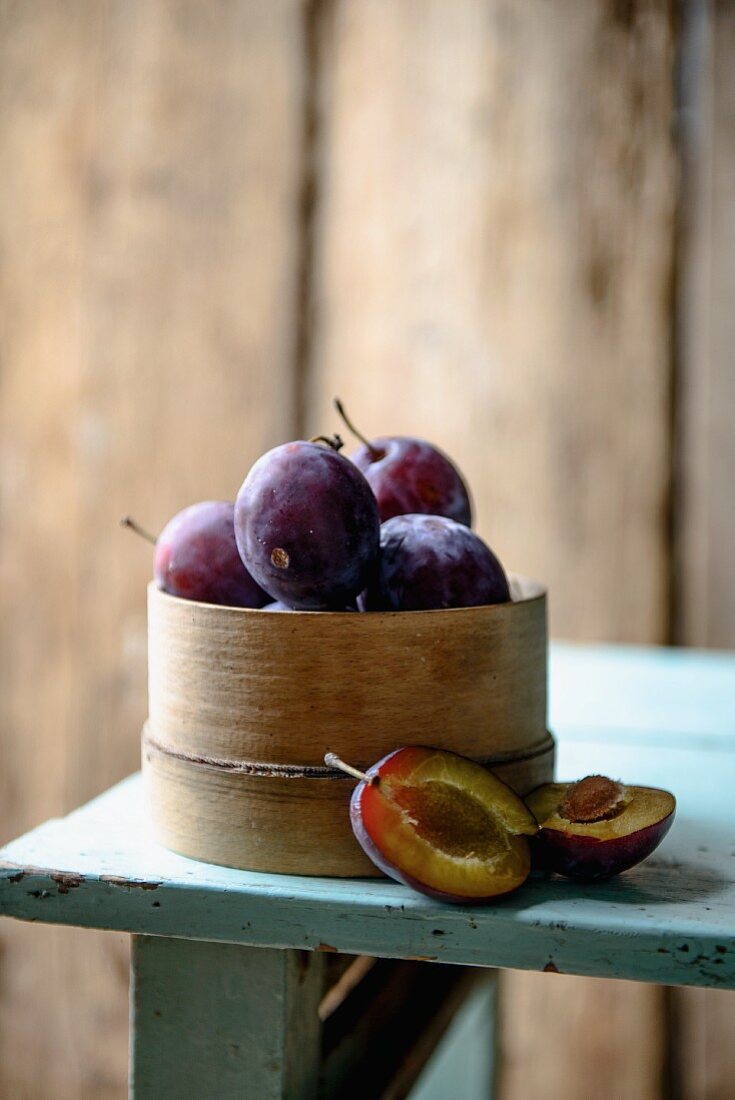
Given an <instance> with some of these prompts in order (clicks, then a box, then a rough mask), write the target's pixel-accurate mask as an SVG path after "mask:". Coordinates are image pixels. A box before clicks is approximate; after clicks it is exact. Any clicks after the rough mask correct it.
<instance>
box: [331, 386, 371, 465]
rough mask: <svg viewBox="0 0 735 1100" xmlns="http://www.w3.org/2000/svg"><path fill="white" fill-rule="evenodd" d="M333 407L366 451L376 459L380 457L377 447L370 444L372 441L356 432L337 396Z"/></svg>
mask: <svg viewBox="0 0 735 1100" xmlns="http://www.w3.org/2000/svg"><path fill="white" fill-rule="evenodd" d="M334 407H335V409H336V410H337V412H338V413H339V415H340V416H341V417H342V419H343V420H344V422H345V424H346V425H347V428H348V429H349V431H351V432H352V434H353V435H354V436H356V437H357V438H358V439H359V440H360V442H361V443H364V444H365V446H366V447H367V449H368V451H369V452H370V454H371V455H372V456H373V458H374V459H376V460H377V459H378V458H380V451H379V450H378V449H377V447H374V446H373V445H372V443H371V442H370V440H369V439H366V437H365V436H364V435H363V434H362V432H358V430H357V428H356V427H355V425H354V424H353V423H352V421H351V420H350V418H349V416H348V415H347V413H346V412H345V407H344V405H343V404H342V402H341V401H340V399H339V398H338V397H335V398H334Z"/></svg>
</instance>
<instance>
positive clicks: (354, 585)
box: [235, 440, 380, 611]
mask: <svg viewBox="0 0 735 1100" xmlns="http://www.w3.org/2000/svg"><path fill="white" fill-rule="evenodd" d="M235 537H236V539H237V547H238V550H239V551H240V556H241V558H242V560H243V562H244V563H245V566H246V567H247V569H248V570H249V571H250V573H252V575H253V576H254V577H255V579H256V581H257V582H258V584H260V585H261V586H262V588H264V589H265V591H266V592H268V593H269V595H270V596H271V597H272V598H273V599H274V600H277V601H280V602H281V603H283V604H285V605H286V606H287V607H289V608H292V609H294V610H297V611H327V610H336V611H338V610H342V609H343V608H344V607H346V606H348V605H350V604H354V603H355V600H356V598H357V595H358V594H359V593H360V592H361V591H362V589H363V588H364V586H365V584H366V582H367V579H368V574H369V572H370V570H371V568H372V567H373V565H374V562H375V558H376V556H377V553H378V546H379V540H380V521H379V519H378V506H377V504H376V501H375V497H374V496H373V493H372V490H371V489H370V486H369V485H368V483H367V481H366V480H365V478H364V477H363V475H362V474H361V473H360V471H359V470H358V469H357V467H356V466H354V465H353V463H351V462H350V461H349V460H348V459H346V458H345V457H344V456H343V455H341V454H339V453H338V450H337V449H336V448H335V447H333V446H332V445H329V444H328V443H327V444H323V443H321V442H317V441H314V440H311V441H306V440H296V441H294V442H292V443H284V444H282V445H281V446H280V447H274V448H273V450H271V451H268V452H267V453H266V454H264V455H263V456H262V457H261V458H259V459H258V461H257V462H256V463H255V465H254V466H253V467H252V469H251V470H250V473H249V474H248V476H247V477H246V478H245V481H244V482H243V484H242V487H241V489H240V492H239V493H238V494H237V500H236V501H235Z"/></svg>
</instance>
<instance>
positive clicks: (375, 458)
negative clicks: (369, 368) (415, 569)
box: [334, 398, 472, 527]
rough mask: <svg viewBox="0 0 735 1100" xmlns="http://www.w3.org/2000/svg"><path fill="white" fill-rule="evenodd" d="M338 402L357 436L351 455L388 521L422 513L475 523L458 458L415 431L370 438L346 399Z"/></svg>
mask: <svg viewBox="0 0 735 1100" xmlns="http://www.w3.org/2000/svg"><path fill="white" fill-rule="evenodd" d="M334 403H335V407H336V408H337V411H338V412H339V414H340V416H341V417H342V418H343V420H344V421H345V423H346V424H347V426H348V428H349V429H350V431H352V432H353V433H354V434H355V435H356V436H357V437H358V439H361V440H362V446H361V447H358V448H357V450H356V451H355V452H354V454H352V455H350V459H351V460H352V462H354V463H355V465H356V466H357V468H358V469H359V470H362V472H363V473H364V475H365V477H366V478H367V480H368V484H369V485H370V488H371V489H372V490H373V492H374V493H375V499H376V500H377V502H378V511H379V512H380V521H381V523H384V522H385V521H386V520H387V519H392V517H393V516H401V515H407V514H416V513H424V514H427V515H435V516H447V517H448V518H449V519H454V520H456V521H457V523H464V524H466V526H467V527H469V526H471V524H472V506H471V504H470V495H469V492H468V490H467V486H466V485H465V482H464V479H463V478H462V475H461V474H460V472H459V470H458V469H457V468H456V466H455V465H454V463H453V462H452V461H451V459H449V458H448V457H447V455H445V454H444V453H443V451H440V450H439V448H438V447H435V446H434V444H433V443H427V442H426V440H425V439H416V438H414V437H412V436H400V435H395V436H379V437H378V438H377V439H372V440H368V439H366V438H365V437H364V436H363V435H362V434H361V433H360V432H358V431H357V429H356V428H355V427H354V425H353V424H352V422H351V421H350V420H349V419H348V417H347V414H346V413H345V410H344V407H343V405H342V402H341V401H340V400H339V399H337V398H336V399H335V402H334Z"/></svg>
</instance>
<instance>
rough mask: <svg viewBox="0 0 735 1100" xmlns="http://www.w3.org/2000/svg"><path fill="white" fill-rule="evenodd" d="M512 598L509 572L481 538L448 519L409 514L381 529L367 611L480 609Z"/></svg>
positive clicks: (366, 598) (365, 602)
mask: <svg viewBox="0 0 735 1100" xmlns="http://www.w3.org/2000/svg"><path fill="white" fill-rule="evenodd" d="M509 599H510V592H509V590H508V581H507V579H506V576H505V573H504V571H503V567H502V565H501V564H500V562H499V561H498V559H497V558H496V557H495V555H494V554H493V552H492V550H490V548H489V547H488V546H487V545H486V544H485V543H484V542H483V541H482V539H481V538H480V537H479V535H476V534H475V533H474V532H473V531H470V529H469V528H468V527H465V526H464V524H461V523H456V522H455V521H454V520H451V519H447V518H446V516H426V515H406V516H395V517H394V518H393V519H389V520H387V521H386V522H385V523H384V524H383V525H382V526H381V528H380V555H379V558H378V562H377V565H376V568H375V570H374V571H373V575H372V577H371V580H370V583H369V584H368V587H367V589H366V591H365V593H364V594H363V597H362V603H363V606H364V607H365V610H366V611H428V610H432V609H436V608H442V607H476V606H478V605H480V604H492V603H504V602H505V601H506V600H509Z"/></svg>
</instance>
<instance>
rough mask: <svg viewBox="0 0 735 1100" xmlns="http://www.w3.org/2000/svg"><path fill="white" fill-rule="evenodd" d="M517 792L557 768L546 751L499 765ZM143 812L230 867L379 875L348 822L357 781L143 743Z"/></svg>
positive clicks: (175, 846) (158, 829)
mask: <svg viewBox="0 0 735 1100" xmlns="http://www.w3.org/2000/svg"><path fill="white" fill-rule="evenodd" d="M492 770H493V772H494V773H495V774H496V775H497V776H498V777H499V778H500V779H502V780H503V781H504V782H505V783H507V784H508V785H509V786H511V787H513V789H514V790H516V791H518V793H519V794H527V793H528V791H531V790H533V789H534V788H535V787H539V786H541V784H542V783H548V782H549V781H550V780H551V779H552V778H553V774H554V745H553V742H552V740H551V738H548V741H547V743H546V744H545V745H544V746H543V748H542V750H541V751H539V750H536V751H535V752H534V753H533V754H532V755H529V756H522V755H521V756H520V757H519V758H518V759H513V760H510V761H509V762H508V763H505V764H502V765H499V766H494V767H493V768H492ZM143 776H144V779H145V785H146V814H147V816H149V817H150V820H151V824H152V825H153V827H154V830H155V835H156V837H157V839H158V840H159V841H160V843H162V844H165V845H166V847H168V848H171V849H172V850H173V851H175V852H180V853H181V854H182V855H187V856H193V857H194V858H195V859H202V860H205V861H207V862H208V863H218V864H222V865H224V866H226V867H242V868H245V869H246V870H251V871H275V872H278V873H281V874H290V875H335V876H338V877H341V878H347V877H350V876H358V877H359V876H366V875H367V876H376V875H378V874H379V872H378V871H377V870H376V868H375V866H374V865H373V864H372V863H371V861H370V860H369V859H368V858H367V857H366V856H365V855H364V854H363V852H362V849H361V848H360V846H359V844H358V843H357V841H356V840H355V837H354V835H353V833H352V829H351V827H350V813H349V809H350V796H351V794H352V791H353V790H354V787H355V783H354V780H352V781H351V780H349V779H348V778H347V777H346V776H341V775H339V776H331V775H330V776H329V777H326V778H321V777H317V776H308V777H300V776H288V777H286V776H283V775H277V774H276V775H273V774H269V775H257V774H256V775H252V774H248V773H243V772H242V771H235V770H231V769H230V770H228V769H225V768H222V767H212V766H211V765H207V764H202V763H194V762H193V761H191V760H182V759H180V758H177V757H176V756H173V755H171V754H170V753H168V752H162V751H161V750H160V749H159V748H158V747H157V746H156V745H155V744H153V743H152V742H151V741H149V740H145V739H144V741H143Z"/></svg>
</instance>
